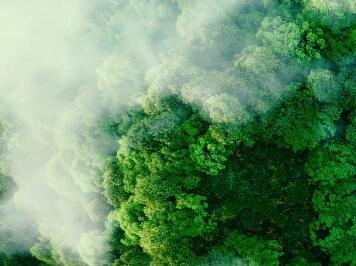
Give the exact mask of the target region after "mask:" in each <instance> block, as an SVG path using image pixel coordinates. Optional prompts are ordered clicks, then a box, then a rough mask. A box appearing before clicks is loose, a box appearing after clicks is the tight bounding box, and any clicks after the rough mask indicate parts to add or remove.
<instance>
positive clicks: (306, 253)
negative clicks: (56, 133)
mask: <svg viewBox="0 0 356 266" xmlns="http://www.w3.org/2000/svg"><path fill="white" fill-rule="evenodd" d="M264 2H265V3H264V4H260V5H259V4H256V5H255V6H253V7H252V6H249V5H248V6H245V7H244V8H245V11H246V13H245V15H244V16H245V17H244V18H242V17H236V18H234V15H233V12H230V13H229V14H230V16H228V18H227V19H226V20H224V21H223V22H222V23H224V24H222V25H220V27H222V28H223V30H222V31H226V32H229V34H231V35H230V36H229V38H227V39H226V42H225V43H224V45H223V46H221V45H222V44H220V42H224V41H225V39H224V38H222V39H215V38H214V37H213V36H207V35H206V34H207V32H206V31H207V30H206V29H205V28H204V27H202V32H201V33H200V34H201V35H194V36H191V35H189V36H188V35H187V34H191V32H189V30H188V29H180V28H178V30H180V31H181V32H182V34H183V35H184V38H187V39H188V40H189V42H190V43H189V45H191V47H192V49H193V50H194V51H196V52H197V53H199V55H200V56H199V58H201V57H203V55H208V54H209V53H210V52H211V51H212V50H213V51H215V52H216V51H220V52H226V53H223V55H222V54H220V55H219V56H222V57H223V58H224V59H223V60H224V64H225V65H215V66H214V63H213V61H214V59H211V57H209V56H207V57H205V59H204V63H202V61H200V60H198V61H197V58H196V57H192V56H191V55H190V54H189V55H187V59H185V61H184V62H185V63H184V64H186V67H185V69H184V71H183V72H182V69H180V70H177V68H176V67H175V69H176V70H172V72H173V73H175V72H174V71H177V72H176V74H177V75H181V78H180V80H178V81H177V79H174V78H173V76H170V75H166V74H163V76H160V75H159V74H157V75H158V76H159V77H162V79H161V80H158V79H156V80H155V79H153V81H152V82H153V83H152V85H151V86H153V87H151V88H153V89H157V90H156V91H155V93H154V94H152V95H149V96H148V97H147V99H146V103H145V104H144V106H143V107H142V109H136V110H133V111H130V112H128V113H127V114H125V115H123V116H122V120H120V121H118V122H117V130H116V133H115V134H117V135H119V136H120V141H119V149H118V154H117V157H116V158H114V157H112V158H111V159H110V163H109V164H108V167H107V168H106V170H105V171H104V177H105V178H104V184H105V192H104V193H105V196H106V197H107V199H108V202H109V203H110V204H111V205H112V206H113V208H114V210H113V212H112V214H111V218H112V220H113V221H116V223H117V224H118V227H119V230H118V232H117V234H116V235H117V237H118V238H119V239H121V242H120V244H119V246H120V248H117V249H116V251H115V254H114V255H115V256H116V257H117V260H116V261H115V264H114V265H148V264H151V265H240V264H247V265H356V258H355V256H356V253H355V250H356V249H355V244H356V234H355V226H356V225H355V222H356V220H355V216H356V204H355V203H356V202H355V190H356V187H355V186H356V181H355V176H356V157H355V154H356V150H355V147H356V146H355V134H356V133H355V90H354V87H355V86H356V83H355V80H354V78H353V77H352V76H353V74H352V73H354V71H355V64H354V62H355V61H354V57H353V56H354V53H355V45H353V41H354V31H355V30H354V29H355V25H356V24H355V22H356V21H355V19H354V17H353V16H351V15H350V14H349V11H347V10H346V9H345V8H344V7H343V6H342V5H343V4H342V3H339V2H337V1H333V3H334V4H333V5H331V4H330V5H329V4H328V3H327V2H326V1H264ZM346 2H347V1H345V5H347V3H346ZM187 5H188V6H189V4H188V3H186V2H184V3H183V2H182V3H180V6H181V7H182V6H183V7H184V6H187ZM325 6H326V7H325ZM330 8H331V9H330ZM332 8H336V9H338V10H334V11H335V14H334V15H331V16H330V18H331V17H333V16H335V17H337V19H338V20H337V23H338V25H332V23H330V22H329V21H328V15H327V14H328V13H327V12H334V11H333V9H332ZM182 10H183V13H184V8H183V9H182ZM262 12H265V13H267V14H268V15H267V16H265V15H262ZM340 12H341V13H340ZM342 12H344V13H342ZM350 12H351V11H350ZM252 14H253V15H252ZM249 15H251V16H255V19H256V21H255V22H256V24H250V27H251V28H250V29H249V33H250V34H251V32H252V31H253V32H254V34H255V37H254V38H255V40H256V45H253V46H248V47H245V48H244V49H242V48H241V47H239V46H238V45H237V46H235V47H233V46H230V41H232V40H231V36H234V34H235V32H234V27H235V30H240V28H239V27H241V24H240V23H242V22H241V21H242V20H249V19H248V18H247V17H248V16H249ZM317 16H322V20H321V21H319V20H318V19H317ZM343 16H344V17H345V20H347V22H345V26H343ZM178 21H179V23H182V20H178ZM178 25H180V24H178ZM254 25H255V26H254ZM220 29H221V28H220ZM219 34H222V35H223V34H224V32H220V33H219ZM202 36H205V38H207V39H209V38H212V39H209V41H210V42H209V44H207V43H204V42H202V40H200V39H199V38H201V37H202ZM214 36H215V35H214ZM216 36H218V35H216ZM216 36H215V37H216ZM245 37H246V35H245ZM249 37H251V35H249ZM236 38H237V37H236ZM197 43H199V45H197ZM236 43H238V42H237V41H236ZM205 45H206V46H205ZM214 45H216V46H214ZM216 47H219V48H216ZM221 47H223V48H221ZM219 49H221V50H219ZM209 55H210V56H212V57H213V58H216V56H217V54H216V53H214V54H209ZM341 58H343V59H342V60H341ZM172 60H174V59H172ZM180 60H181V59H180ZM211 60H212V61H211ZM220 60H221V57H220ZM189 62H190V63H189ZM326 62H327V63H326ZM164 64H166V63H164ZM165 66H166V65H165ZM197 67H198V68H200V69H204V68H205V69H204V71H207V72H199V71H200V70H197V69H198V68H197ZM224 67H225V69H224ZM178 69H179V68H178ZM216 69H218V70H219V71H220V73H223V74H221V75H224V77H227V79H231V82H236V83H234V84H236V85H235V86H236V87H234V86H232V87H229V86H231V84H230V83H229V82H230V81H229V82H227V81H226V78H225V82H226V83H224V84H225V86H226V88H227V89H226V90H227V91H230V92H229V93H230V94H229V93H226V92H224V93H221V94H218V95H217V96H212V97H210V98H209V99H208V100H207V101H205V102H204V101H203V103H201V102H199V101H192V100H191V99H192V98H194V95H191V94H189V93H188V94H187V92H189V88H190V87H189V86H191V91H194V92H193V93H196V92H198V91H196V90H195V89H196V86H197V84H199V82H200V84H205V83H204V81H202V79H200V78H199V77H194V74H192V73H194V72H195V73H197V75H198V73H200V74H201V75H207V76H206V80H209V75H210V77H211V76H216V75H217V73H218V72H216ZM161 71H165V70H163V69H161ZM167 73H169V72H167ZM207 73H208V74H207ZM209 73H210V74H209ZM200 74H199V75H200ZM152 75H154V74H152V72H151V73H150V75H149V81H151V80H150V78H151V76H152ZM219 75H220V74H219ZM184 79H188V80H191V79H193V82H188V83H184V82H183V80H184ZM194 80H196V81H194ZM158 81H159V82H158ZM182 84H185V85H182ZM206 84H207V86H208V87H207V90H209V89H210V88H209V86H211V87H214V86H215V85H213V84H214V83H211V82H210V83H206ZM160 86H162V87H160ZM165 86H166V87H167V89H168V90H170V91H172V88H174V90H173V91H174V93H173V94H174V95H173V96H169V93H168V94H165V93H161V94H160V93H157V91H162V90H164V87H165ZM180 86H183V89H182V90H181V91H180ZM234 89H236V90H238V93H237V94H234V93H233V90H234ZM193 93H192V94H193ZM199 93H201V94H200V95H201V97H204V93H202V92H199ZM197 102H198V103H197ZM114 131H115V130H114ZM112 237H113V238H115V234H114V235H112ZM128 254H132V255H131V257H130V259H128V257H129V255H128Z"/></svg>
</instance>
